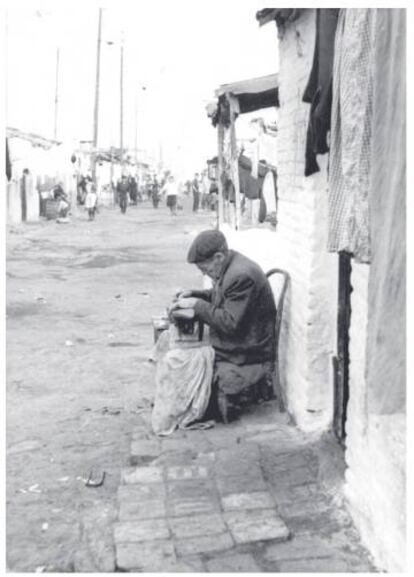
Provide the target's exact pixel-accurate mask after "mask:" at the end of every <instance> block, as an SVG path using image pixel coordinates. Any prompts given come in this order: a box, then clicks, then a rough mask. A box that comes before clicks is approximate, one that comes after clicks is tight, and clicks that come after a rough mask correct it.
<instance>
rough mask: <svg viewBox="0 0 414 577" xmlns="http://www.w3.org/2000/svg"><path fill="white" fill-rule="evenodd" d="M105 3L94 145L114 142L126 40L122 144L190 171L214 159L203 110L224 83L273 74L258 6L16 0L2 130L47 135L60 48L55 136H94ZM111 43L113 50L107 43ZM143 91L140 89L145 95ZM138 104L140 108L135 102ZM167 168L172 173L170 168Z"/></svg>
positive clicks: (271, 33) (267, 31)
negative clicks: (158, 155)
mask: <svg viewBox="0 0 414 577" xmlns="http://www.w3.org/2000/svg"><path fill="white" fill-rule="evenodd" d="M99 6H103V8H104V10H103V16H102V48H101V71H102V72H101V91H100V93H101V101H100V114H99V136H98V144H99V145H100V146H110V145H114V146H117V145H119V130H120V129H119V118H120V40H121V36H122V32H123V36H124V142H125V144H126V145H127V146H128V145H129V146H130V147H134V145H135V126H136V123H135V118H136V116H135V110H136V107H137V111H138V114H137V126H138V131H137V134H138V147H139V148H147V149H149V150H151V151H152V152H153V153H158V151H159V147H160V145H161V146H162V151H163V156H164V160H165V161H166V162H167V163H169V164H170V165H171V164H173V165H174V166H176V167H177V171H179V172H182V171H183V170H184V169H187V167H188V169H189V170H190V171H193V170H194V169H196V168H198V165H199V164H202V163H204V162H205V159H206V158H208V157H210V156H212V155H214V154H215V153H216V133H215V130H214V129H213V128H212V127H211V124H210V121H209V120H208V118H207V116H206V113H205V105H206V103H207V101H208V100H210V99H212V98H213V97H214V90H215V88H217V87H218V86H219V85H220V84H223V83H227V82H232V81H235V80H241V79H245V78H250V77H256V76H262V75H266V74H273V73H274V72H277V67H278V53H277V34H276V27H275V25H274V24H268V25H267V26H264V27H263V28H259V26H258V23H257V21H256V19H255V14H256V11H257V10H258V9H260V8H263V7H264V6H265V3H263V0H261V1H256V0H245V1H244V2H241V1H240V0H239V1H233V0H227V1H226V0H222V1H221V2H220V1H212V0H192V1H190V0H175V1H171V0H170V1H167V0H161V1H158V2H156V1H154V0H152V1H149V0H135V1H134V2H132V1H131V2H130V1H124V2H122V1H120V0H117V1H116V2H111V1H105V0H101V1H100V2H99V1H94V0H90V1H88V2H86V1H84V2H83V3H80V2H79V3H77V2H74V1H73V0H72V1H71V2H66V1H62V0H60V1H59V2H58V1H55V2H41V1H35V0H33V1H25V2H22V1H19V0H14V1H13V2H9V4H8V8H7V20H6V26H7V32H6V44H7V46H6V48H7V57H6V58H7V60H6V62H7V70H6V74H7V112H6V121H7V125H9V126H13V127H16V128H20V129H22V130H27V131H32V132H36V133H39V134H41V135H43V136H46V137H53V130H54V99H55V72H56V51H57V47H59V50H60V61H59V103H58V138H59V139H64V140H66V141H70V142H73V146H75V145H76V143H78V142H79V141H80V140H91V139H92V127H93V105H94V90H95V70H96V41H97V28H98V8H99ZM108 42H112V44H108ZM143 87H145V90H143ZM137 103H138V104H137ZM174 166H172V168H174Z"/></svg>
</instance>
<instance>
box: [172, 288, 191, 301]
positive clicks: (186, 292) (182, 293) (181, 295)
mask: <svg viewBox="0 0 414 577" xmlns="http://www.w3.org/2000/svg"><path fill="white" fill-rule="evenodd" d="M191 293H192V291H191V290H189V289H186V290H180V291H178V293H177V294H176V295H175V299H174V300H180V299H185V298H188V297H190V296H191Z"/></svg>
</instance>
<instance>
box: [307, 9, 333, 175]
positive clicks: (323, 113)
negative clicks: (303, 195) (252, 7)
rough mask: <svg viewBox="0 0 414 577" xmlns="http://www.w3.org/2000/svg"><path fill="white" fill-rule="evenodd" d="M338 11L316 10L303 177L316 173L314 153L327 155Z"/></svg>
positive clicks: (316, 166) (308, 86)
mask: <svg viewBox="0 0 414 577" xmlns="http://www.w3.org/2000/svg"><path fill="white" fill-rule="evenodd" d="M338 14H339V8H318V10H317V11H316V39H315V51H314V55H313V64H312V70H311V73H310V76H309V80H308V84H307V86H306V88H305V92H304V94H303V98H302V100H303V102H309V103H310V105H311V107H310V112H309V124H308V131H307V135H306V154H305V161H306V162H305V176H310V175H311V174H314V173H315V172H318V171H319V165H318V163H317V161H316V155H317V154H325V153H326V152H328V150H329V149H328V143H327V134H328V131H329V130H330V127H331V108H332V74H333V72H332V68H333V60H334V51H335V33H336V25H337V21H338Z"/></svg>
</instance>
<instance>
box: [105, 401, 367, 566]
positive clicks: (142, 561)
mask: <svg viewBox="0 0 414 577" xmlns="http://www.w3.org/2000/svg"><path fill="white" fill-rule="evenodd" d="M140 420H141V422H140V423H139V424H137V427H136V428H135V430H134V433H133V438H132V442H131V459H130V466H129V467H127V468H125V470H124V471H123V474H122V484H121V486H120V488H119V492H118V501H119V518H118V521H117V523H116V524H115V526H114V539H115V547H116V566H117V568H118V570H121V571H130V572H161V571H162V572H261V571H267V572H373V571H375V568H374V567H373V565H372V564H371V562H370V559H369V556H368V554H367V552H366V551H365V550H364V549H363V548H362V546H361V544H360V542H359V538H358V535H357V532H356V530H355V529H354V527H353V526H352V522H351V520H350V518H349V516H348V514H347V512H346V509H345V507H344V506H343V505H341V495H340V492H339V493H338V489H337V487H329V486H326V484H322V482H321V475H320V467H319V459H318V451H317V447H315V443H312V442H311V441H310V440H309V439H307V438H306V437H305V436H304V435H303V434H302V433H300V432H299V431H298V430H297V429H296V428H295V427H293V426H291V425H290V424H289V423H288V422H287V417H286V415H283V414H282V415H281V414H279V413H277V411H276V408H275V406H274V405H273V404H272V403H266V404H264V405H261V406H258V407H255V408H254V409H252V410H251V412H250V414H246V415H244V416H243V417H242V418H241V419H240V420H238V421H236V422H234V423H232V424H230V425H227V426H223V425H219V424H218V425H216V426H215V427H214V428H213V429H209V430H205V431H176V432H175V433H174V434H173V435H172V436H171V437H170V438H165V439H164V438H163V439H159V438H156V437H155V436H154V435H153V434H152V432H151V428H150V425H149V413H144V414H142V415H141V417H140Z"/></svg>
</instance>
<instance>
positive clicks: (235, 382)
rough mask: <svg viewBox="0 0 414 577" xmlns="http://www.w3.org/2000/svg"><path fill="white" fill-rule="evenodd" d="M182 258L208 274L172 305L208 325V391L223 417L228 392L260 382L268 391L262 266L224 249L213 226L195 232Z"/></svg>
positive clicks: (268, 301)
mask: <svg viewBox="0 0 414 577" xmlns="http://www.w3.org/2000/svg"><path fill="white" fill-rule="evenodd" d="M187 261H188V262H189V263H194V264H195V265H196V266H197V267H198V268H199V269H200V271H201V272H202V273H203V274H206V275H208V276H209V277H210V278H211V279H212V280H213V288H212V289H210V290H187V291H183V292H181V293H180V294H179V295H178V298H177V301H176V303H175V304H174V307H175V308H184V309H185V308H189V309H193V310H194V314H195V315H196V316H197V317H198V318H199V319H201V320H202V321H203V322H204V323H206V324H208V325H209V328H210V341H211V345H212V347H213V349H214V352H215V361H214V376H213V392H215V394H216V395H217V403H218V408H219V411H220V414H221V417H222V419H223V421H224V422H227V418H228V408H229V404H230V403H229V402H230V400H231V397H233V400H235V398H236V397H240V393H243V394H244V393H249V391H252V390H253V389H255V388H257V387H258V386H261V385H263V384H264V385H265V386H266V387H267V391H269V390H271V391H272V392H273V370H274V360H275V317H276V307H275V303H274V299H273V293H272V289H271V287H270V284H269V281H268V279H267V277H266V275H265V274H264V273H263V271H262V269H261V268H260V267H259V266H258V265H257V264H256V263H254V262H253V261H252V260H250V259H249V258H247V257H245V256H243V255H242V254H240V253H238V252H236V251H233V250H229V249H228V246H227V242H226V239H225V237H224V235H223V233H221V232H220V231H218V230H206V231H203V232H201V233H200V234H199V235H198V236H197V237H196V238H195V239H194V241H193V243H192V245H191V247H190V250H189V252H188V256H187Z"/></svg>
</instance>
